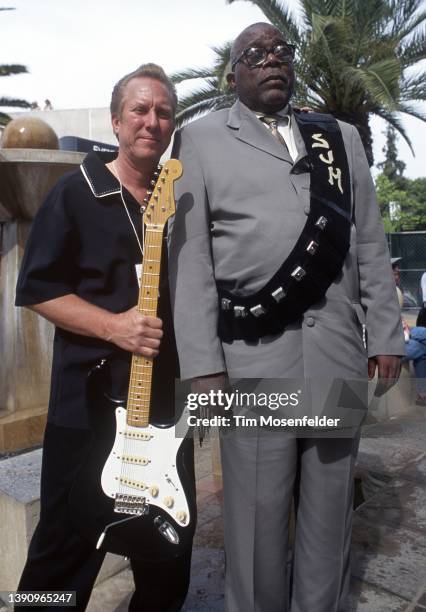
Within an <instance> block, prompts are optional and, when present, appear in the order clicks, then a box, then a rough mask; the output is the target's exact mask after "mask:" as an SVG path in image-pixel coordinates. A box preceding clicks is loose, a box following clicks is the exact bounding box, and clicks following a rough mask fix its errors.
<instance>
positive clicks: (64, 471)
mask: <svg viewBox="0 0 426 612" xmlns="http://www.w3.org/2000/svg"><path fill="white" fill-rule="evenodd" d="M176 104H177V98H176V93H175V90H174V87H173V85H172V84H171V82H170V81H169V80H168V78H167V77H166V75H165V73H164V72H163V70H162V69H161V68H160V67H159V66H156V65H155V64H146V65H144V66H141V67H140V68H139V69H137V70H136V71H134V72H133V73H130V74H129V75H126V76H125V77H123V78H122V79H121V80H120V81H119V82H118V83H117V85H116V86H115V88H114V90H113V93H112V99H111V119H112V126H113V130H114V133H115V135H116V137H117V139H118V142H119V152H118V156H117V157H116V159H115V160H112V159H111V157H110V160H111V161H109V162H108V163H106V164H105V163H104V162H103V161H102V160H101V159H100V158H99V157H98V156H97V155H96V154H94V153H93V154H92V153H91V154H89V155H88V156H87V157H86V158H85V160H84V162H83V164H82V166H81V168H80V169H79V170H78V171H76V172H73V173H70V174H67V175H65V176H64V177H62V178H61V180H60V181H59V182H58V183H57V184H56V186H55V187H54V188H53V189H52V191H51V192H50V194H49V195H48V197H47V199H46V201H45V202H44V204H43V205H42V207H41V208H40V211H39V213H38V215H37V217H36V219H35V220H34V224H33V228H32V232H31V235H30V238H29V241H28V244H27V248H26V252H25V256H24V260H23V264H22V268H21V272H20V276H19V280H18V286H17V296H16V304H17V305H18V306H27V307H29V308H31V309H32V310H34V311H35V312H37V313H38V314H40V315H41V316H43V317H45V318H47V319H48V320H50V321H52V322H53V323H54V324H55V326H56V330H55V340H54V351H53V364H52V381H51V394H50V401H49V412H48V423H47V427H46V432H45V440H44V450H43V466H42V481H41V513H40V522H39V524H38V526H37V529H36V531H35V534H34V537H33V539H32V542H31V545H30V549H29V554H28V560H27V563H26V565H25V568H24V571H23V575H22V577H21V581H20V584H19V587H18V589H19V590H20V591H22V590H37V591H48V590H68V591H73V590H75V591H76V592H77V609H79V610H83V609H84V608H85V607H86V605H87V602H88V600H89V597H90V593H91V589H92V587H93V583H94V581H95V579H96V576H97V573H98V571H99V568H100V566H101V564H102V560H103V557H104V554H105V553H104V552H101V551H100V550H94V547H93V546H92V545H91V544H89V543H88V542H86V541H85V540H84V539H82V538H81V537H80V536H79V535H78V534H77V533H76V532H75V530H74V529H73V526H72V523H71V520H70V517H69V512H70V511H69V508H68V506H67V502H68V497H69V493H70V490H71V487H72V484H73V481H74V479H75V476H76V474H77V472H78V470H79V469H80V467H81V465H82V462H83V460H84V458H85V456H86V454H87V450H88V447H89V444H90V435H91V434H90V423H89V412H88V400H87V390H86V380H87V374H88V371H89V370H90V369H91V368H92V367H93V366H94V365H96V364H97V363H98V362H99V361H100V360H101V359H103V358H109V359H110V360H112V361H113V363H114V367H113V369H112V372H113V375H114V376H113V377H114V379H116V380H115V381H114V385H115V389H117V388H120V390H121V391H124V392H125V389H124V388H123V385H124V384H127V383H128V376H127V374H128V367H129V359H130V357H131V354H132V353H137V354H140V355H143V356H147V357H157V355H158V358H156V359H155V366H154V381H153V405H154V406H159V405H161V406H162V407H164V409H163V411H162V414H157V415H156V416H157V417H158V418H160V419H161V418H162V419H167V418H171V417H172V416H173V415H172V407H173V379H174V377H175V375H176V370H177V358H176V352H175V346H174V336H173V331H172V326H171V324H170V317H169V301H168V290H167V286H162V287H161V299H160V304H159V317H158V318H157V317H155V316H143V315H142V314H141V313H139V312H138V311H137V309H136V307H135V304H136V303H137V297H138V282H137V273H136V266H138V265H140V263H141V261H142V257H143V231H142V230H143V227H142V226H143V224H142V215H141V212H142V209H143V205H144V200H145V202H146V201H147V197H149V193H148V190H149V186H150V181H151V180H152V178H153V174H154V172H155V170H156V169H157V165H158V161H159V159H160V156H161V155H162V153H163V152H164V151H165V150H166V148H167V146H168V144H169V142H170V138H171V135H172V133H173V129H174V114H175V110H176ZM112 157H113V156H112ZM162 272H163V278H165V277H166V274H164V272H165V271H164V270H163V271H162ZM160 342H161V349H160ZM160 376H161V380H160ZM190 558H191V553H190V551H189V552H188V553H186V554H185V555H184V556H183V557H180V558H178V559H177V560H173V561H168V562H162V563H158V564H155V565H153V564H150V563H146V562H142V561H140V560H136V559H132V560H131V563H132V569H133V573H134V578H135V585H136V590H135V593H134V595H133V597H132V600H131V603H130V608H129V609H131V610H138V612H142V611H146V612H155V611H158V612H166V611H167V612H172V611H173V612H174V611H177V610H180V608H181V606H182V604H183V601H184V599H185V596H186V593H187V589H188V584H189V569H190ZM165 576H167V588H164V578H165Z"/></svg>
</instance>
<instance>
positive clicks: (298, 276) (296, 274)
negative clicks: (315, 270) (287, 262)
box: [291, 266, 306, 281]
mask: <svg viewBox="0 0 426 612" xmlns="http://www.w3.org/2000/svg"><path fill="white" fill-rule="evenodd" d="M305 274H306V272H305V270H304V269H303V268H301V267H300V266H297V268H295V269H294V270H293V272H292V273H291V275H292V277H293V278H294V279H295V280H297V281H300V280H302V278H303V277H304V276H305Z"/></svg>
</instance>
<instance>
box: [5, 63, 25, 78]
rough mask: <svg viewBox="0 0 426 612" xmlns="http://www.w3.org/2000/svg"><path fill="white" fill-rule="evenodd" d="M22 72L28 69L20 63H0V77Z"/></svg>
mask: <svg viewBox="0 0 426 612" xmlns="http://www.w3.org/2000/svg"><path fill="white" fill-rule="evenodd" d="M23 72H28V70H27V67H26V66H23V65H22V64H0V77H2V76H11V75H12V74H22V73H23Z"/></svg>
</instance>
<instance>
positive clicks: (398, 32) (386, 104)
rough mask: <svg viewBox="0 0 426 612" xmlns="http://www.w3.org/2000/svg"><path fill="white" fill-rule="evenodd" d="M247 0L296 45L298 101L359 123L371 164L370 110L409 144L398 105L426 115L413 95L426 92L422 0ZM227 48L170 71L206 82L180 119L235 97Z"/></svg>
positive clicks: (418, 96) (182, 105) (423, 97)
mask: <svg viewBox="0 0 426 612" xmlns="http://www.w3.org/2000/svg"><path fill="white" fill-rule="evenodd" d="M246 1H248V2H251V3H252V4H254V5H256V6H257V7H258V8H260V9H261V10H262V12H263V13H264V15H265V17H266V18H267V19H268V20H269V21H270V22H271V23H272V24H273V25H274V26H276V27H277V28H278V29H279V30H280V31H281V32H283V34H284V35H285V37H286V38H287V40H288V41H289V42H293V43H295V44H296V45H297V48H298V51H297V54H296V59H295V71H296V75H297V85H296V91H295V95H294V98H293V101H294V103H295V104H297V105H302V106H303V105H307V106H310V107H311V108H313V109H314V110H317V111H319V112H327V113H331V114H333V115H334V116H335V117H336V118H338V119H342V120H343V121H348V122H349V123H352V124H353V125H355V126H356V127H357V128H358V130H359V132H360V135H361V138H362V141H363V143H364V147H365V150H366V153H367V157H368V160H369V163H370V165H372V164H373V153H372V137H371V129H370V125H369V117H370V115H372V114H373V115H377V116H379V117H381V118H382V119H384V120H385V121H386V122H387V123H388V124H390V125H391V126H393V127H394V128H395V129H396V130H397V131H398V132H399V133H400V134H401V135H402V136H403V138H404V139H405V140H406V141H407V143H408V144H409V146H410V147H411V143H410V140H409V138H408V136H407V134H406V132H405V130H404V127H403V125H402V123H401V113H405V114H408V115H412V116H414V117H417V118H418V119H420V120H422V121H426V115H425V114H424V113H423V112H421V110H419V108H418V107H416V102H418V101H424V100H426V78H425V76H426V75H425V72H424V71H419V72H418V73H414V72H413V69H414V67H416V66H418V64H419V62H420V61H421V60H422V59H424V58H425V57H426V36H425V32H424V30H423V29H421V28H420V26H422V25H423V24H424V22H425V20H426V11H424V10H423V11H422V10H421V5H422V0H362V2H361V0H300V1H299V4H300V9H301V20H296V19H295V17H294V16H293V15H292V14H291V12H290V10H289V9H287V8H286V7H285V4H284V3H281V2H280V1H279V0H246ZM226 2H227V3H228V4H232V3H233V2H235V0H226ZM229 49H230V44H229V43H228V44H227V45H224V46H222V47H219V48H218V49H216V53H217V55H218V57H217V60H216V62H215V64H214V66H213V68H211V69H201V70H198V71H191V70H187V71H184V72H181V73H177V74H175V75H173V78H174V79H175V81H176V82H180V81H183V80H186V79H190V78H200V77H201V78H204V79H206V82H207V87H206V86H204V87H202V88H201V89H200V90H198V91H195V92H193V93H192V94H190V95H188V96H186V97H185V98H183V99H182V100H181V102H180V105H179V109H178V110H179V114H178V120H179V121H180V122H181V123H183V122H185V121H188V120H190V119H192V118H193V117H194V116H195V115H197V114H199V113H201V112H205V111H206V110H212V109H216V108H222V107H223V106H224V105H225V102H226V103H227V104H229V103H230V102H231V101H232V94H231V92H230V91H229V90H228V89H227V87H226V81H225V75H226V72H228V71H229ZM216 102H217V103H218V105H216Z"/></svg>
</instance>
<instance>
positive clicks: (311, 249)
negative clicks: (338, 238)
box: [306, 240, 319, 255]
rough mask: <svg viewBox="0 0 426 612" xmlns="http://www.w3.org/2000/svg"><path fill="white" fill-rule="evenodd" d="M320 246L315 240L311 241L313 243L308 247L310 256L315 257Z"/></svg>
mask: <svg viewBox="0 0 426 612" xmlns="http://www.w3.org/2000/svg"><path fill="white" fill-rule="evenodd" d="M318 246H319V245H318V242H315V240H311V242H310V243H309V244H308V246H307V247H306V250H307V252H308V253H309V255H315V253H316V252H317V249H318Z"/></svg>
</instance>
